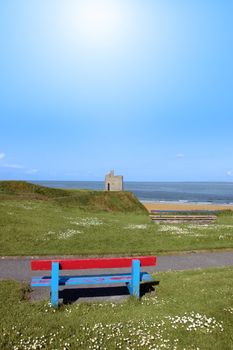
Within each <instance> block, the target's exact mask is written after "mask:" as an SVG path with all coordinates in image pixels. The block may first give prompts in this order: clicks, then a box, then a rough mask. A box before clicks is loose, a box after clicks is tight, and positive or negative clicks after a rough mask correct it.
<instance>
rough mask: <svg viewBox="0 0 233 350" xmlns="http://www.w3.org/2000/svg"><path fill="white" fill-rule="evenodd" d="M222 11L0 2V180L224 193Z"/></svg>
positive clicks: (226, 108)
mask: <svg viewBox="0 0 233 350" xmlns="http://www.w3.org/2000/svg"><path fill="white" fill-rule="evenodd" d="M232 18H233V2H232V1H231V0H224V1H219V0H205V1H203V0H189V1H185V0H175V1H174V0H134V1H131V0H35V1H31V0H20V1H18V0H7V1H0V50H1V52H0V180H7V179H9V180H13V179H14V180H19V179H21V180H23V179H24V180H72V181H74V180H77V181H82V180H86V181H88V180H90V181H95V180H97V181H99V180H103V179H104V176H105V174H106V173H107V172H109V170H111V169H114V170H115V173H116V174H119V175H123V176H124V179H125V180H126V181H233V40H232V38H233V21H232Z"/></svg>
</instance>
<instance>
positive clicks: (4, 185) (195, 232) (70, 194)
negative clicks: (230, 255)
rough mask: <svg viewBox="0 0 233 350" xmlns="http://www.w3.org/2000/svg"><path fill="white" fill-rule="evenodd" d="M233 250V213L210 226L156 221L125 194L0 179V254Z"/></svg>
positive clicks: (219, 218) (130, 196) (130, 253)
mask: <svg viewBox="0 0 233 350" xmlns="http://www.w3.org/2000/svg"><path fill="white" fill-rule="evenodd" d="M224 248H233V212H231V211H229V212H225V213H222V214H220V215H219V216H218V219H217V222H216V223H215V224H210V225H192V224H186V225H185V224H183V225H177V224H173V225H171V224H160V225H158V224H155V223H153V222H152V221H151V220H150V218H149V215H148V212H147V211H146V210H145V208H144V207H143V206H142V204H141V203H140V202H139V201H138V200H137V198H136V197H135V196H133V195H132V194H131V193H128V192H117V193H113V192H110V193H109V192H101V191H78V190H74V191H66V190H62V189H52V188H47V187H42V186H38V185H33V184H30V183H26V182H19V181H0V255H2V256H4V255H8V256H9V255H108V254H114V255H133V254H135V255H136V254H156V253H163V252H171V251H190V250H204V249H224Z"/></svg>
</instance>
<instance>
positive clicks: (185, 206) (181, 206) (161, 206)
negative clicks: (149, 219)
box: [140, 201, 233, 212]
mask: <svg viewBox="0 0 233 350" xmlns="http://www.w3.org/2000/svg"><path fill="white" fill-rule="evenodd" d="M140 202H141V203H142V204H143V205H144V207H145V208H146V209H147V210H148V211H149V212H150V211H151V210H182V211H183V210H184V211H186V210H187V211H192V210H210V211H211V210H233V204H216V203H213V204H212V203H193V202H186V203H181V202H162V203H161V202H156V201H153V202H152V201H140Z"/></svg>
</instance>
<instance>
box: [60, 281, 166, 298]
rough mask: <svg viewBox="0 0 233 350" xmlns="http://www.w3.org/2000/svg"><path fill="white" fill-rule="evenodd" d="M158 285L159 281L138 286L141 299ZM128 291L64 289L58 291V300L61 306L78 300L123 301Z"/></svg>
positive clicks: (118, 288)
mask: <svg viewBox="0 0 233 350" xmlns="http://www.w3.org/2000/svg"><path fill="white" fill-rule="evenodd" d="M157 285H159V281H152V282H147V283H143V284H141V286H140V295H141V297H142V296H143V295H145V294H147V293H150V292H152V291H154V290H155V288H154V286H157ZM129 295H130V294H129V290H128V288H127V286H117V287H95V288H91V287H88V288H65V289H63V290H60V291H59V299H63V304H72V303H75V302H77V301H78V300H79V299H80V298H82V299H86V301H95V300H96V299H97V301H98V299H101V298H104V299H106V301H108V300H109V299H110V300H111V299H112V300H115V299H123V298H126V297H128V296H129Z"/></svg>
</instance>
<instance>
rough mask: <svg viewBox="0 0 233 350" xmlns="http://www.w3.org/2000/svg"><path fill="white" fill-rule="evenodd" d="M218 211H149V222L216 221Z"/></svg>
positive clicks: (204, 222)
mask: <svg viewBox="0 0 233 350" xmlns="http://www.w3.org/2000/svg"><path fill="white" fill-rule="evenodd" d="M217 213H218V211H212V210H211V211H209V210H196V211H195V210H151V214H150V217H151V220H152V221H155V222H168V223H169V222H174V223H189V222H190V223H203V224H209V223H213V222H215V221H216V219H217V216H216V215H214V214H217Z"/></svg>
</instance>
